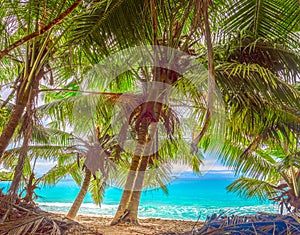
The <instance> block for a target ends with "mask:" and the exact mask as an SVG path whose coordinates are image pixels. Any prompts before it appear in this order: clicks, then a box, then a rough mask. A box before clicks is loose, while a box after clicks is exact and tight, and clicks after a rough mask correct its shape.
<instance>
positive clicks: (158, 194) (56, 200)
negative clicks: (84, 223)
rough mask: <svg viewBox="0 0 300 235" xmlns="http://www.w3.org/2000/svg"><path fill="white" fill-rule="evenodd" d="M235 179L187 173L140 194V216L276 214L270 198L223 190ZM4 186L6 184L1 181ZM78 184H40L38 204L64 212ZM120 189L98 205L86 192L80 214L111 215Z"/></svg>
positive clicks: (194, 217) (192, 217)
mask: <svg viewBox="0 0 300 235" xmlns="http://www.w3.org/2000/svg"><path fill="white" fill-rule="evenodd" d="M233 180H234V177H233V175H231V174H225V173H221V174H220V173H218V172H210V173H208V174H205V175H204V176H200V177H199V176H195V175H194V174H192V173H189V172H186V173H184V174H182V175H181V176H180V177H179V178H177V179H175V180H174V181H172V182H170V184H169V185H168V191H169V193H168V195H166V194H165V193H164V192H163V191H162V190H160V189H153V190H148V191H145V192H143V193H142V197H141V203H140V209H139V216H140V217H157V218H172V219H183V220H197V219H198V217H199V216H200V220H205V219H206V217H207V216H208V215H212V214H213V213H220V212H225V211H226V212H227V213H228V214H233V213H234V214H253V213H256V212H259V211H264V212H271V213H277V212H278V206H277V205H274V204H272V203H271V202H269V201H258V200H255V199H245V198H241V197H239V196H238V195H237V194H234V193H229V192H227V191H226V189H225V188H226V186H227V185H228V184H230V183H231V182H232V181H233ZM0 187H5V188H7V184H5V183H0ZM78 191H79V187H78V186H77V185H76V184H75V183H74V181H72V180H69V179H64V180H62V181H61V182H59V183H58V184H57V185H56V186H54V187H50V186H46V187H41V188H40V189H38V190H37V191H36V192H37V194H38V195H39V199H38V200H37V203H38V204H39V205H40V207H41V208H43V209H45V210H48V211H54V212H62V213H65V212H67V211H68V209H69V208H70V206H71V204H72V202H73V201H74V199H75V197H76V194H77V193H78ZM121 193H122V190H121V189H117V188H113V187H110V188H109V189H108V190H107V191H106V193H105V198H104V201H103V203H102V205H101V207H99V206H96V205H95V204H93V202H92V199H91V197H90V195H87V197H86V198H85V201H84V203H83V205H82V206H81V209H80V211H79V213H81V214H93V215H104V216H113V215H114V213H115V211H116V209H117V206H118V202H119V200H120V197H121Z"/></svg>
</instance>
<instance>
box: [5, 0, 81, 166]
mask: <svg viewBox="0 0 300 235" xmlns="http://www.w3.org/2000/svg"><path fill="white" fill-rule="evenodd" d="M64 2H65V1H62V2H61V5H64ZM81 2H82V0H78V1H75V2H74V4H73V5H71V6H64V7H62V8H57V7H56V3H55V2H53V1H50V2H49V1H42V2H38V3H33V2H29V3H25V4H24V3H22V2H15V1H9V0H7V1H3V2H2V3H1V13H0V14H1V16H2V18H1V19H2V20H1V34H2V35H4V37H2V39H1V45H2V46H1V47H3V48H1V49H0V50H1V51H0V60H1V62H0V63H1V66H3V68H4V69H3V71H1V77H2V78H3V81H4V82H7V80H8V79H7V78H6V76H11V75H14V76H13V79H12V80H8V81H9V83H8V84H6V85H9V84H12V89H11V94H10V96H9V97H8V99H7V101H8V100H10V99H12V98H14V102H15V105H14V108H13V111H12V113H11V114H10V117H9V119H8V121H7V123H6V124H5V126H4V128H3V130H2V133H1V136H0V158H1V156H2V154H3V152H4V151H5V149H6V148H7V147H8V145H9V142H10V140H11V138H12V136H13V134H14V133H15V130H16V128H17V126H18V124H19V121H20V119H21V117H22V115H23V113H24V110H25V109H26V110H27V111H28V109H29V107H30V105H31V104H32V103H34V102H33V101H34V100H35V99H36V97H37V95H38V89H39V86H40V82H41V79H42V78H44V79H46V80H48V81H49V83H50V84H51V85H52V84H53V69H52V64H51V62H52V61H56V60H57V59H58V58H55V60H53V59H54V55H55V54H56V53H57V54H63V51H62V50H59V48H60V47H61V45H62V41H61V40H62V37H63V36H64V34H65V32H66V31H67V30H68V29H69V27H66V25H65V24H62V23H63V22H65V21H66V18H67V17H68V16H69V14H70V13H72V12H73V11H74V10H75V8H76V7H77V6H78V5H79V4H80V3H81ZM51 4H52V5H51ZM50 9H51V10H50ZM53 9H57V10H56V11H53ZM57 25H60V27H59V29H55V30H54V27H55V26H57ZM24 35H25V36H24ZM12 42H13V43H12ZM11 52H12V53H13V55H12V54H9V53H11ZM5 56H7V57H6V58H4V57H5ZM8 57H12V59H11V58H8ZM3 58H4V59H3ZM12 70H15V71H14V72H11V71H12ZM1 80H2V79H1ZM1 83H2V81H1ZM7 101H5V102H4V103H7ZM29 129H30V128H29ZM28 135H29V136H30V134H28ZM25 145H26V143H24V146H25ZM24 149H25V147H24ZM24 152H26V151H24ZM20 163H22V162H20ZM21 165H22V164H20V166H21Z"/></svg>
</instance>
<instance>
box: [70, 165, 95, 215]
mask: <svg viewBox="0 0 300 235" xmlns="http://www.w3.org/2000/svg"><path fill="white" fill-rule="evenodd" d="M91 176H92V173H91V171H90V170H89V169H87V168H86V167H85V176H84V180H83V183H82V185H81V188H80V191H79V193H78V194H77V197H76V199H75V201H74V203H73V205H72V207H71V208H70V210H69V212H68V214H67V218H69V219H74V218H75V217H76V215H77V213H78V210H79V208H80V206H81V204H82V202H83V199H84V197H85V195H86V193H87V191H88V188H89V185H90V181H91Z"/></svg>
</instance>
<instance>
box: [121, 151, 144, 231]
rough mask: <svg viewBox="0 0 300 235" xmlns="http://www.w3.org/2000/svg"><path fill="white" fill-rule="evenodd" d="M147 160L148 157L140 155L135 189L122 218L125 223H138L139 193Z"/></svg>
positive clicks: (141, 188)
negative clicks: (126, 212) (125, 213)
mask: <svg viewBox="0 0 300 235" xmlns="http://www.w3.org/2000/svg"><path fill="white" fill-rule="evenodd" d="M148 162H149V157H142V159H141V163H140V168H139V171H138V174H137V178H136V182H135V185H134V189H135V191H133V193H132V196H131V200H130V202H129V204H128V207H127V210H128V212H129V213H128V214H127V216H126V217H125V218H124V219H123V221H124V222H125V223H129V224H136V225H138V224H139V222H138V209H139V204H140V199H141V193H142V190H143V182H144V178H145V172H146V169H147V165H148Z"/></svg>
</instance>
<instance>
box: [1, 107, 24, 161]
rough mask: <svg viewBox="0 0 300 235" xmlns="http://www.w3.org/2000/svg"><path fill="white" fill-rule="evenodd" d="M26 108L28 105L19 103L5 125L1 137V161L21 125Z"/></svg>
mask: <svg viewBox="0 0 300 235" xmlns="http://www.w3.org/2000/svg"><path fill="white" fill-rule="evenodd" d="M25 107H26V103H19V104H18V103H17V104H16V105H15V107H14V109H13V112H12V114H11V115H10V117H9V120H8V122H7V124H6V125H5V128H4V130H3V132H2V134H1V136H0V159H1V156H2V154H3V153H4V151H5V149H6V148H7V146H8V144H9V142H10V139H11V138H12V136H13V134H14V132H15V130H16V128H17V126H18V124H19V121H20V119H21V117H22V114H23V112H24V109H25Z"/></svg>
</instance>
